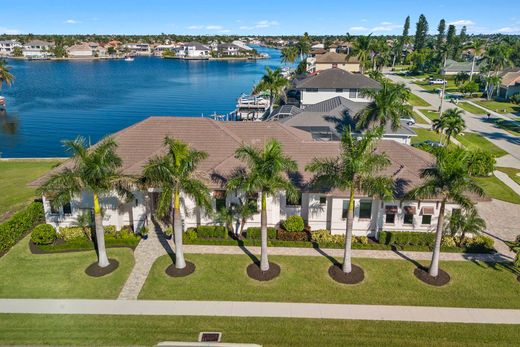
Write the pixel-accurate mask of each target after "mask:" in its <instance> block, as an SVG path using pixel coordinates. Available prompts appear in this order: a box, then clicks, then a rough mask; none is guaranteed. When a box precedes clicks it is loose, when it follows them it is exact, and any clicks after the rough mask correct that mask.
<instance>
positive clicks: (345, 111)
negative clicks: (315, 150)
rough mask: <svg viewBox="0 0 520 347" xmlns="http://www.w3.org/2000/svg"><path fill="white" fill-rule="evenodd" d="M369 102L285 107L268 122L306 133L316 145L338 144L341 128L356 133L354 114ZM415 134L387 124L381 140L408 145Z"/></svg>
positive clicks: (340, 101) (332, 101)
mask: <svg viewBox="0 0 520 347" xmlns="http://www.w3.org/2000/svg"><path fill="white" fill-rule="evenodd" d="M367 105H368V102H354V101H352V100H348V99H345V98H344V97H342V96H336V97H334V98H331V99H328V100H325V101H322V102H319V103H317V104H314V105H309V106H307V107H305V109H300V108H298V107H295V106H290V105H284V106H282V107H279V108H277V109H275V110H274V111H273V113H272V114H271V116H270V117H269V118H267V119H266V120H267V121H279V122H281V123H283V124H284V125H289V126H292V127H294V128H297V129H300V130H303V131H307V132H309V133H310V134H311V135H312V138H313V139H314V140H316V141H338V140H339V139H340V137H341V132H342V131H343V129H344V128H346V127H348V126H350V128H351V129H352V130H353V131H355V129H356V119H357V118H356V114H357V113H358V112H359V111H361V110H362V109H364V108H365V107H366V106H367ZM414 136H417V134H416V133H415V132H414V131H413V130H412V129H410V127H409V126H408V125H407V124H406V123H405V122H401V126H400V127H399V128H398V129H397V130H393V129H392V128H391V126H390V124H387V125H386V126H385V130H384V134H383V139H386V140H394V141H397V142H400V143H402V144H406V145H410V144H411V140H412V137H414Z"/></svg>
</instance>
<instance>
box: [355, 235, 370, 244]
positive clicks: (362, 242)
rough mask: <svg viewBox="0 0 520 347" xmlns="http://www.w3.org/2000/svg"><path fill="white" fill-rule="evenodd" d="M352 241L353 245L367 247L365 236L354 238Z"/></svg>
mask: <svg viewBox="0 0 520 347" xmlns="http://www.w3.org/2000/svg"><path fill="white" fill-rule="evenodd" d="M352 241H354V242H355V243H359V244H362V245H368V237H367V236H354V240H352Z"/></svg>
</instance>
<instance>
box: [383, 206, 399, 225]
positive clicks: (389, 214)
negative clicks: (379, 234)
mask: <svg viewBox="0 0 520 347" xmlns="http://www.w3.org/2000/svg"><path fill="white" fill-rule="evenodd" d="M396 214H397V206H385V223H386V224H395V215H396Z"/></svg>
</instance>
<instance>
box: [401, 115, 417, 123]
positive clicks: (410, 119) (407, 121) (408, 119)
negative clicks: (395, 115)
mask: <svg viewBox="0 0 520 347" xmlns="http://www.w3.org/2000/svg"><path fill="white" fill-rule="evenodd" d="M401 121H403V122H405V123H406V125H414V124H415V119H413V118H412V117H401Z"/></svg>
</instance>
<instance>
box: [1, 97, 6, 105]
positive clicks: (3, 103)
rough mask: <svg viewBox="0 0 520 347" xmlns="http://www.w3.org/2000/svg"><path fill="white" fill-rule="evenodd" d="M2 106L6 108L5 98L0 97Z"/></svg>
mask: <svg viewBox="0 0 520 347" xmlns="http://www.w3.org/2000/svg"><path fill="white" fill-rule="evenodd" d="M0 106H5V98H4V97H3V96H0Z"/></svg>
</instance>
